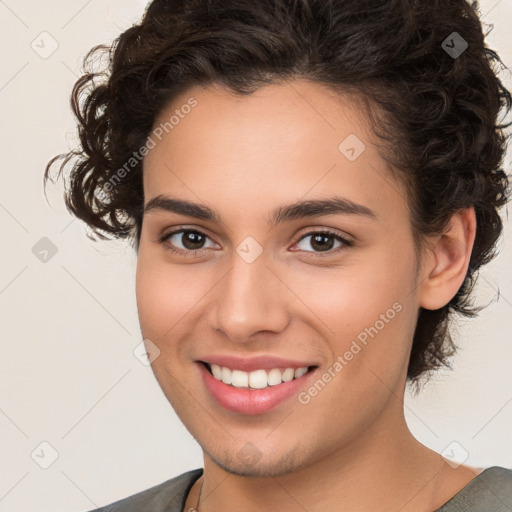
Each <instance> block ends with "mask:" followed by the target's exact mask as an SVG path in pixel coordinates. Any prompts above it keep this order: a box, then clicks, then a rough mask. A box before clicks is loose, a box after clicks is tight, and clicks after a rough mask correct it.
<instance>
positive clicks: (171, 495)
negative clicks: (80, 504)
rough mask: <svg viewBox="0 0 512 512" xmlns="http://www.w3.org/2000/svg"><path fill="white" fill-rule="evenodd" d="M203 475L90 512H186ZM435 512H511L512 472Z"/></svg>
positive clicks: (474, 484) (487, 479)
mask: <svg viewBox="0 0 512 512" xmlns="http://www.w3.org/2000/svg"><path fill="white" fill-rule="evenodd" d="M202 474H203V470H202V469H193V470H192V471H187V472H186V473H182V474H181V475H179V476H177V477H175V478H171V479H170V480H166V481H165V482H163V483H161V484H159V485H155V486H154V487H151V488H149V489H146V490H145V491H141V492H139V493H137V494H133V495H132V496H128V497H127V498H124V499H122V500H119V501H116V502H114V503H111V504H110V505H106V506H105V507H101V508H98V509H95V510H91V511H89V512H186V511H184V510H183V509H184V507H185V501H186V499H187V495H188V493H189V491H190V489H191V488H192V485H193V484H194V482H195V481H196V480H197V479H198V478H199V477H200V476H201V475H202ZM433 512H512V470H510V469H506V468H502V467H499V466H492V467H490V468H487V469H485V470H484V471H482V473H480V474H479V475H478V476H476V477H475V478H474V479H473V480H471V482H469V483H468V484H467V485H466V486H465V487H464V488H463V489H462V490H461V491H459V492H458V493H457V494H456V495H455V496H454V497H453V498H451V499H450V500H448V501H447V502H446V503H445V504H444V505H443V506H442V507H440V508H438V509H436V510H434V511H433Z"/></svg>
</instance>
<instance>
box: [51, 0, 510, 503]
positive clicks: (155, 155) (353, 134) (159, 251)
mask: <svg viewBox="0 0 512 512" xmlns="http://www.w3.org/2000/svg"><path fill="white" fill-rule="evenodd" d="M99 51H101V48H96V49H93V51H92V53H91V54H90V56H89V57H92V56H94V55H96V53H97V52H99ZM495 61H499V57H498V56H497V55H496V54H495V53H494V52H493V51H492V50H490V49H488V48H486V46H485V43H484V36H483V34H482V27H481V23H480V20H479V18H478V15H477V11H476V9H475V7H474V6H471V5H470V4H469V3H467V2H466V1H465V0H443V1H441V0H430V1H429V2H418V1H415V0H294V1H285V0H260V1H257V2H255V1H254V0H252V1H249V0H210V1H208V0H197V1H190V0H189V1H177V0H173V1H171V0H155V1H154V2H152V3H151V4H150V5H149V6H148V9H147V11H146V13H145V16H144V18H143V20H142V22H141V23H140V24H139V25H135V26H133V27H132V28H130V29H128V30H127V31H126V32H124V33H123V34H121V35H120V36H119V38H118V40H117V41H116V42H115V44H114V46H113V48H112V52H111V53H110V68H109V73H108V75H107V80H106V81H103V82H102V81H101V80H100V81H98V80H97V79H98V78H100V77H99V76H98V75H96V74H94V73H92V72H91V73H90V74H86V75H84V76H83V77H82V78H81V79H80V80H79V81H78V82H77V84H76V85H75V88H74V92H73V106H74V110H75V113H76V114H77V116H78V120H79V123H80V124H79V128H80V137H81V144H82V148H81V153H79V156H80V158H78V159H75V157H76V156H77V154H76V153H70V154H68V155H67V157H66V158H65V159H64V161H63V162H62V165H61V167H60V171H61V172H64V170H65V168H66V166H67V163H69V162H72V163H73V166H72V169H71V177H72V179H71V180H70V181H69V182H68V183H69V185H68V188H67V191H66V202H67V205H68V208H69V209H70V210H71V211H72V212H73V213H74V214H75V215H76V216H78V217H79V218H81V219H82V220H84V221H85V222H86V223H87V224H88V225H89V226H90V227H91V228H92V229H93V230H94V231H95V232H96V233H98V235H100V236H105V235H108V234H110V235H112V236H115V237H129V238H130V239H131V241H132V242H133V244H134V247H135V249H136V251H137V254H138V264H137V283H136V297H137V304H138V311H139V319H140V324H141V331H142V335H143V337H144V340H145V344H146V348H147V351H148V355H149V358H150V361H152V368H153V371H154V374H155V376H156V379H157V380H158V383H159V384H160V386H161V388H162V391H163V392H164V394H165V396H166V397H167V398H168V400H169V402H170V404H171V405H172V406H173V408H174V409H175V410H176V413H177V414H178V415H179V417H180V418H181V420H182V421H183V423H184V425H185V426H186V428H187V429H188V430H189V431H190V433H191V434H192V435H193V436H194V438H195V439H196V440H197V442H198V443H199V444H200V446H201V448H202V450H203V453H204V468H201V469H197V470H194V471H189V472H187V473H184V474H182V475H180V476H178V477H175V478H172V479H170V480H168V481H167V482H164V483H162V484H160V485H158V486H156V487H153V488H151V489H148V490H146V491H143V492H141V493H139V494H137V495H134V496H131V497H128V498H125V499H123V500H121V501H118V502H116V503H114V504H112V505H111V506H109V507H106V508H104V509H102V510H110V511H114V510H115V511H125V510H126V511H135V510H136V511H145V510H147V511H151V512H159V511H162V512H163V511H169V512H170V511H176V512H178V511H182V510H197V511H199V512H211V511H223V512H230V511H235V510H236V511H239V510H243V511H245V512H252V511H257V510H258V511H259V510H265V511H283V510H286V511H295V510H297V511H305V510H306V511H308V512H318V511H324V510H336V511H338V512H348V511H350V512H354V511H382V512H391V511H393V512H397V511H401V512H413V511H414V512H431V511H434V510H435V511H442V512H455V511H462V510H463V511H464V512H469V511H473V512H476V511H480V512H483V511H491V510H492V511H506V510H512V471H510V470H508V469H505V468H501V467H496V466H493V467H490V468H474V467H470V466H466V465H457V464H454V463H453V462H451V461H449V460H447V459H446V458H444V457H442V456H441V455H440V454H438V453H436V452H434V451H432V450H430V449H428V448H427V447H426V446H424V445H423V444H421V443H420V442H419V441H417V440H416V439H415V438H414V437H413V435H412V434H411V432H410V431H409V429H408V427H407V424H406V422H405V419H404V411H403V396H404V389H405V385H406V382H407V381H408V380H409V381H410V382H411V383H416V384H417V385H418V386H419V385H420V383H421V379H422V378H424V377H427V376H428V375H429V374H431V373H432V372H433V371H435V370H436V369H438V368H439V367H441V366H443V365H445V364H447V363H448V359H449V357H450V356H451V355H452V354H453V352H454V346H453V343H452V342H451V339H450V336H449V334H448V327H449V325H450V321H451V317H452V316H453V314H455V313H461V314H466V315H471V314H472V310H471V308H470V298H471V288H472V285H473V282H474V277H475V273H476V272H477V270H478V269H479V268H480V267H481V266H482V265H483V264H485V263H486V262H488V261H489V260H490V259H491V257H492V255H493V250H494V248H495V244H496V241H497V239H498V237H499V235H500V233H501V227H502V224H501V220H500V216H499V213H498V212H499V209H500V207H501V206H503V205H504V204H505V203H506V201H507V197H508V192H509V189H508V182H507V177H506V174H505V172H504V171H503V169H502V168H501V162H502V159H503V155H504V152H505V149H506V139H505V136H504V134H503V128H504V126H502V125H499V124H497V119H498V115H499V114H500V113H501V111H502V110H503V109H505V110H508V109H509V108H510V105H511V96H510V94H509V92H508V91H507V90H506V88H505V87H504V86H503V85H502V84H501V82H500V81H499V79H498V78H497V76H496V75H495V73H494V71H493V67H492V65H493V63H494V62H495ZM84 93H85V94H86V101H82V96H83V95H84ZM55 161H56V159H54V160H52V162H50V163H49V166H48V168H47V173H46V178H48V177H49V175H50V174H49V171H50V168H51V166H52V165H53V164H54V163H55Z"/></svg>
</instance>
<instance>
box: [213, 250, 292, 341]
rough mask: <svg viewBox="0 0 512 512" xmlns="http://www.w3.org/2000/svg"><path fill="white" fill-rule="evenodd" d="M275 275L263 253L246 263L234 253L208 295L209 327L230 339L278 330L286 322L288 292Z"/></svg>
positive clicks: (250, 338)
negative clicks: (213, 290)
mask: <svg viewBox="0 0 512 512" xmlns="http://www.w3.org/2000/svg"><path fill="white" fill-rule="evenodd" d="M276 274H277V272H276V271H275V270H274V269H271V268H269V266H268V264H267V260H266V259H265V258H264V255H263V254H262V255H260V257H259V258H257V259H256V260H255V261H253V262H252V263H247V262H246V261H244V260H243V259H242V258H241V257H239V255H238V254H236V253H235V254H234V255H233V264H232V268H231V270H230V271H229V272H228V273H227V274H226V275H225V276H224V278H223V279H222V280H221V282H220V283H219V284H218V285H217V286H216V287H215V294H214V295H212V308H211V310H210V315H209V325H210V327H211V328H213V329H215V330H218V331H221V332H222V333H223V334H224V335H225V336H226V337H227V338H228V339H229V340H231V341H234V342H248V341H251V340H254V339H255V335H256V334H257V333H261V332H264V331H266V332H267V333H268V332H272V333H280V332H282V331H283V330H284V329H285V328H286V326H287V325H288V324H289V321H290V311H289V309H288V307H287V304H288V302H287V301H290V300H291V296H292V293H291V292H290V290H288V289H287V288H286V286H285V285H284V284H283V282H282V281H281V280H280V279H279V278H278V276H277V275H276Z"/></svg>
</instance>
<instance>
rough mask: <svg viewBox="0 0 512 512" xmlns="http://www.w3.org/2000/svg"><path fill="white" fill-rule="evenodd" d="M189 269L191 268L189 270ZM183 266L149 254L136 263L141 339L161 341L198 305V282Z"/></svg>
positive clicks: (139, 258) (144, 254)
mask: <svg viewBox="0 0 512 512" xmlns="http://www.w3.org/2000/svg"><path fill="white" fill-rule="evenodd" d="M188 268H190V267H188ZM190 272H192V271H190ZM190 272H189V271H187V270H186V267H185V270H184V267H181V266H177V265H169V264H165V262H163V261H162V259H161V258H157V257H154V256H153V255H151V254H149V251H145V250H141V251H140V252H139V256H138V260H137V274H136V298H137V309H138V312H139V321H140V324H141V329H142V332H143V335H144V337H147V338H150V339H153V338H154V339H155V340H159V341H163V339H165V338H166V337H167V336H169V335H171V331H172V330H173V329H177V328H179V324H180V321H181V320H182V319H183V318H184V317H185V315H186V314H187V312H188V311H189V310H190V309H191V308H192V307H193V305H194V303H196V302H197V300H198V299H197V297H198V295H199V294H200V293H201V290H199V289H198V288H199V287H200V283H198V281H197V279H193V278H191V276H190Z"/></svg>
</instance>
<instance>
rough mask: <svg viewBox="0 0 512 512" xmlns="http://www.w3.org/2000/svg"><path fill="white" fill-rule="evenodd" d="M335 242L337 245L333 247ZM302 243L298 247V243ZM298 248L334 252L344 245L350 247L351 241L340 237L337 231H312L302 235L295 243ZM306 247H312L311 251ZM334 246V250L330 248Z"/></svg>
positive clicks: (317, 251) (316, 251)
mask: <svg viewBox="0 0 512 512" xmlns="http://www.w3.org/2000/svg"><path fill="white" fill-rule="evenodd" d="M308 238H310V240H309V241H308V242H305V243H303V242H304V241H305V240H307V239H308ZM336 242H338V245H337V246H336V247H335V244H336ZM301 243H303V246H302V247H300V246H299V244H301ZM296 245H298V246H299V248H300V249H301V250H303V251H306V252H313V253H323V252H328V253H334V252H337V250H338V249H340V248H343V247H344V246H346V247H350V246H352V245H353V243H352V242H351V241H350V240H347V239H346V238H344V237H342V236H341V235H339V234H338V233H334V232H332V231H313V232H310V233H307V234H305V235H303V236H302V237H301V238H300V240H299V241H298V242H297V243H296ZM308 247H310V248H312V249H313V251H310V250H308ZM333 248H334V250H332V249H333Z"/></svg>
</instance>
